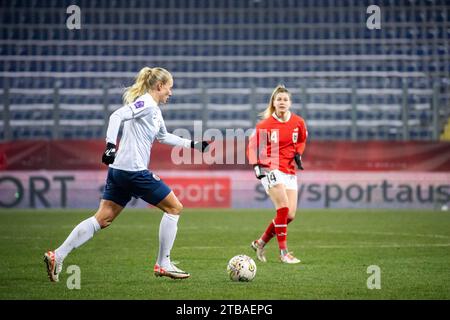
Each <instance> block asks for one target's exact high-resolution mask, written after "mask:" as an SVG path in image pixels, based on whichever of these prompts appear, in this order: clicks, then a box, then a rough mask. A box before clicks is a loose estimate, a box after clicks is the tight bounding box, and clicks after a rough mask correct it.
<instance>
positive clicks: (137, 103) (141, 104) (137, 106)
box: [134, 101, 144, 109]
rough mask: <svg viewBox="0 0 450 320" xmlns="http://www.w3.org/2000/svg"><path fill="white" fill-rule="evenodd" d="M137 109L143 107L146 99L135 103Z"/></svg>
mask: <svg viewBox="0 0 450 320" xmlns="http://www.w3.org/2000/svg"><path fill="white" fill-rule="evenodd" d="M134 106H135V107H136V109H139V108H142V107H143V106H144V101H137V102H135V103H134Z"/></svg>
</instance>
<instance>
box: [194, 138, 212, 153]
mask: <svg viewBox="0 0 450 320" xmlns="http://www.w3.org/2000/svg"><path fill="white" fill-rule="evenodd" d="M209 144H210V142H208V141H194V140H192V141H191V148H192V149H197V150H198V151H201V152H205V151H206V149H207V148H208V146H209Z"/></svg>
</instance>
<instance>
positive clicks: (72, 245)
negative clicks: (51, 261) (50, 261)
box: [55, 216, 100, 263]
mask: <svg viewBox="0 0 450 320" xmlns="http://www.w3.org/2000/svg"><path fill="white" fill-rule="evenodd" d="M99 230H100V224H99V223H98V221H97V219H96V218H95V217H94V216H93V217H90V218H88V219H86V220H84V221H82V222H80V223H79V224H78V225H77V226H76V227H75V228H74V229H73V230H72V232H71V233H70V234H69V236H68V237H67V239H66V240H65V241H64V242H63V244H62V245H61V246H60V247H59V248H58V249H56V250H55V258H56V260H57V261H58V262H59V263H62V261H63V260H64V259H65V258H66V257H67V255H68V254H69V253H70V252H71V251H72V250H74V249H76V248H78V247H79V246H81V245H82V244H84V243H86V242H87V241H88V240H90V239H91V238H92V237H93V236H94V234H95V233H96V232H97V231H99Z"/></svg>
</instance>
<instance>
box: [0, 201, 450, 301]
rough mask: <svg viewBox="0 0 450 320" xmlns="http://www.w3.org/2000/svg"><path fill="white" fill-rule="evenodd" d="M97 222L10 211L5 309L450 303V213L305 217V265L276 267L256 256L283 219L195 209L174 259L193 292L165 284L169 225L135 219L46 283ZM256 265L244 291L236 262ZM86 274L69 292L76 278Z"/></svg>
mask: <svg viewBox="0 0 450 320" xmlns="http://www.w3.org/2000/svg"><path fill="white" fill-rule="evenodd" d="M92 214H93V211H89V210H46V211H44V210H2V211H0V239H1V241H0V252H1V259H0V299H2V300H4V299H157V300H165V299H167V300H205V299H218V300H228V299H236V300H246V299H252V300H254V299H258V300H260V299H261V300H265V299H267V300H269V299H270V300H280V299H289V300H299V299H450V213H449V212H441V211H419V210H411V211H406V210H395V211H394V210H299V212H298V214H297V219H296V220H295V221H294V222H293V223H291V224H290V225H289V235H288V244H289V249H290V250H291V251H293V252H294V254H295V255H296V256H298V257H299V258H301V260H302V263H301V264H299V265H286V264H282V263H280V262H279V261H278V256H277V244H276V240H275V239H273V240H272V242H270V243H269V245H268V247H267V257H268V262H267V263H265V264H264V263H260V262H258V261H256V258H255V256H254V252H253V251H252V250H251V249H250V247H249V244H250V242H251V241H252V240H254V239H255V238H257V237H258V236H259V235H260V234H261V232H262V231H263V230H264V229H265V227H266V225H267V223H268V222H269V221H270V219H272V216H273V214H274V213H273V210H215V209H201V210H200V209H198V210H194V209H186V210H185V211H184V213H183V216H182V217H181V219H180V221H179V224H178V236H177V239H176V241H175V246H174V248H173V250H172V259H173V260H176V261H179V265H178V266H179V267H180V268H182V269H185V270H187V271H189V272H190V273H191V275H192V276H191V278H189V279H187V280H172V279H169V278H156V277H155V276H154V275H153V272H152V271H153V265H154V263H155V260H156V256H157V252H158V229H159V221H160V219H161V213H160V212H159V211H157V210H150V209H148V210H132V209H125V210H124V211H123V212H122V213H121V215H120V216H119V217H118V218H117V219H116V221H114V223H113V224H112V225H111V226H110V227H109V228H107V229H105V230H102V231H101V232H99V233H97V234H96V235H95V236H94V238H93V239H92V240H91V241H89V242H88V243H86V244H85V245H84V246H82V247H80V248H79V249H77V250H75V251H73V252H72V254H71V255H69V256H68V257H67V259H66V261H65V262H64V268H63V272H62V274H61V276H60V282H59V283H51V282H49V280H48V278H47V274H46V272H45V267H44V263H43V260H42V256H43V253H44V252H45V251H46V250H48V249H54V248H56V247H57V246H59V244H61V243H62V241H64V239H65V238H66V237H67V235H68V234H69V232H70V231H71V230H72V229H73V227H74V226H75V225H76V224H78V223H79V222H80V221H81V220H83V219H85V218H87V217H89V216H91V215H92ZM237 254H247V255H249V256H251V257H253V258H254V259H255V261H256V262H257V268H258V270H257V273H256V277H255V279H254V281H252V282H249V283H237V282H232V281H230V280H229V278H228V275H227V273H226V265H227V262H228V260H229V259H230V258H231V257H233V256H234V255H237ZM70 265H76V266H78V267H79V268H80V271H81V278H80V279H81V282H80V283H81V288H80V289H69V288H68V286H67V282H68V281H67V280H68V279H69V277H70V276H71V274H68V273H67V267H68V266H70ZM371 265H376V266H378V267H379V268H380V270H381V275H380V284H381V288H380V289H368V287H367V282H368V278H369V277H371V276H372V274H371V273H368V272H367V268H368V267H369V266H371Z"/></svg>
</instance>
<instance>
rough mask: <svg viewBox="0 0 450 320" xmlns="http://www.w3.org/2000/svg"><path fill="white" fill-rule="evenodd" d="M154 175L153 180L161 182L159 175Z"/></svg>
mask: <svg viewBox="0 0 450 320" xmlns="http://www.w3.org/2000/svg"><path fill="white" fill-rule="evenodd" d="M152 175H153V179H155V180H156V181H160V180H161V178H160V177H159V176H158V175H157V174H154V173H153V174H152Z"/></svg>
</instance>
